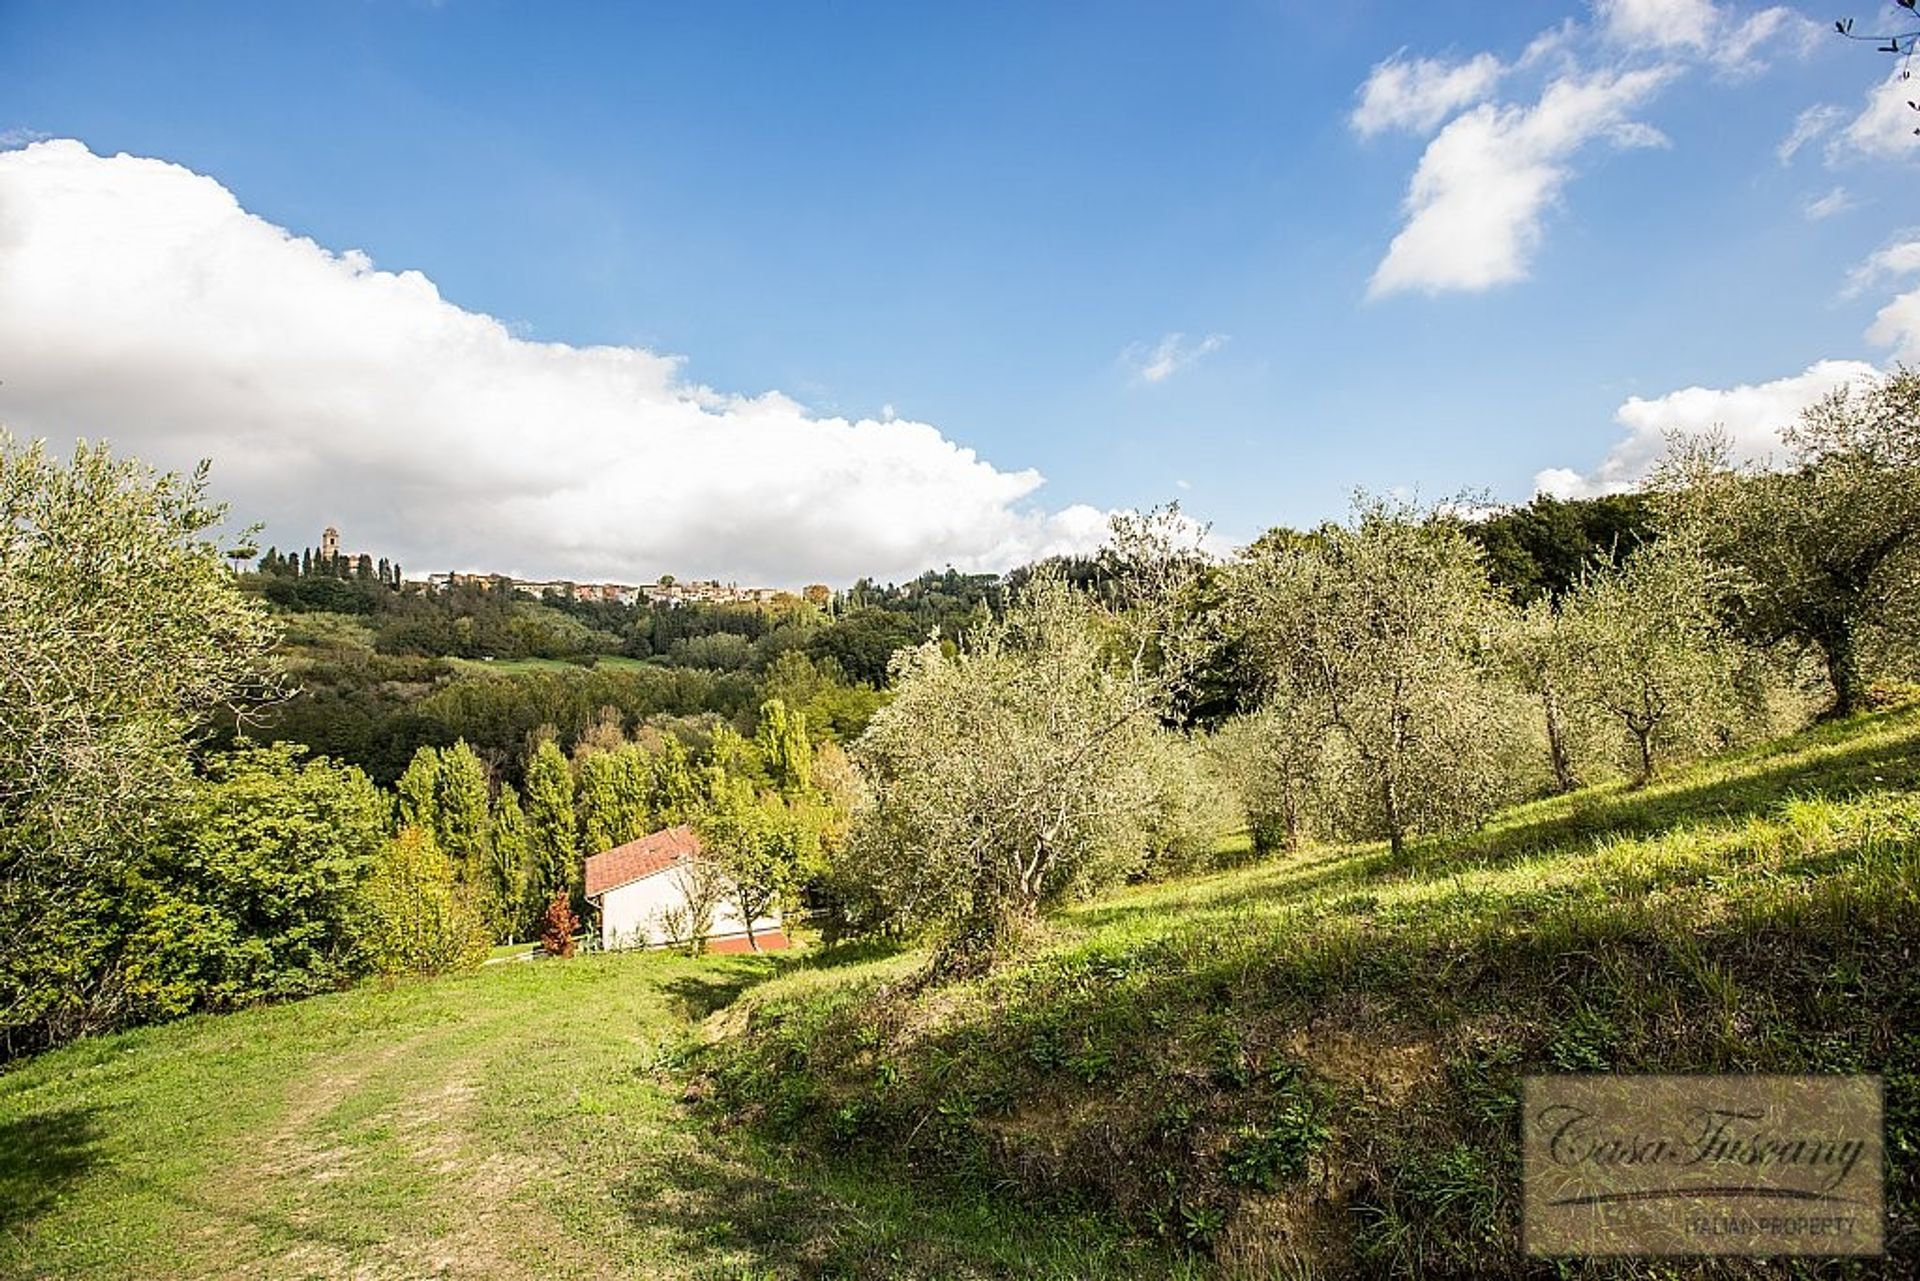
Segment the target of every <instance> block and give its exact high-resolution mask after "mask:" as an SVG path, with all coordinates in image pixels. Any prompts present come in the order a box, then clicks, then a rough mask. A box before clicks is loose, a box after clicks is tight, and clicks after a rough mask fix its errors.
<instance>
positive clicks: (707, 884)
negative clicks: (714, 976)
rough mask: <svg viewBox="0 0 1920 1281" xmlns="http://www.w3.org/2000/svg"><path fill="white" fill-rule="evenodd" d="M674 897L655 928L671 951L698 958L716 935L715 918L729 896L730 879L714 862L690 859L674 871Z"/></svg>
mask: <svg viewBox="0 0 1920 1281" xmlns="http://www.w3.org/2000/svg"><path fill="white" fill-rule="evenodd" d="M672 875H673V888H674V894H673V896H672V897H671V898H670V899H669V900H668V902H667V904H666V905H665V906H663V907H661V908H660V909H659V912H658V914H657V916H656V917H655V924H657V925H658V926H659V927H660V933H661V934H662V936H664V937H665V939H666V941H667V944H668V945H669V946H671V947H679V948H684V949H685V950H686V952H687V955H689V956H698V955H699V954H700V951H701V949H702V948H704V947H705V946H706V942H707V936H708V935H709V934H712V933H713V918H714V914H715V913H716V912H717V911H718V910H719V908H720V904H721V903H722V902H723V901H725V899H726V896H727V879H726V877H725V876H724V875H723V874H722V873H721V871H720V868H719V865H718V864H716V863H714V862H713V861H712V860H711V859H705V858H696V859H690V860H688V861H687V862H685V863H682V864H680V866H678V867H676V868H674V870H673V873H672Z"/></svg>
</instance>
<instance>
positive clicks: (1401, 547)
mask: <svg viewBox="0 0 1920 1281" xmlns="http://www.w3.org/2000/svg"><path fill="white" fill-rule="evenodd" d="M1231 591H1232V594H1233V596H1234V599H1235V602H1236V608H1237V609H1238V610H1239V611H1240V612H1241V623H1240V626H1241V628H1242V630H1243V632H1244V635H1245V636H1246V637H1247V641H1248V645H1249V652H1250V654H1251V656H1252V658H1253V661H1254V662H1255V663H1256V665H1257V668H1258V670H1259V671H1260V672H1261V673H1262V674H1263V676H1264V678H1265V681H1266V683H1267V684H1268V686H1269V688H1270V689H1271V690H1273V691H1274V692H1275V693H1276V694H1277V696H1278V697H1280V698H1281V699H1283V700H1284V701H1285V702H1286V703H1287V705H1288V706H1289V708H1290V709H1292V710H1293V712H1294V714H1296V715H1310V716H1312V717H1314V718H1315V719H1316V721H1317V723H1318V724H1319V725H1320V727H1321V728H1322V730H1323V731H1324V732H1325V733H1327V734H1329V735H1331V736H1333V738H1334V739H1335V742H1334V743H1332V744H1331V745H1330V746H1332V747H1334V748H1337V749H1340V750H1342V751H1343V752H1344V753H1345V757H1346V759H1345V768H1346V770H1347V772H1348V773H1349V774H1350V776H1351V779H1352V787H1351V789H1350V796H1351V801H1352V809H1353V813H1354V814H1355V816H1356V819H1357V821H1358V822H1359V823H1360V824H1361V827H1362V830H1366V831H1370V832H1371V834H1375V835H1379V836H1384V837H1385V838H1386V839H1387V841H1388V843H1389V844H1390V846H1391V848H1392V850H1393V852H1394V853H1396V854H1398V853H1401V852H1402V851H1403V850H1404V848H1405V845H1406V841H1407V838H1408V836H1409V835H1411V834H1412V833H1413V832H1414V831H1415V830H1417V829H1420V828H1430V829H1436V830H1438V829H1445V828H1448V827H1452V826H1457V825H1459V824H1461V823H1465V822H1470V821H1473V820H1475V819H1477V818H1478V817H1480V816H1481V815H1483V814H1484V813H1486V812H1487V811H1488V810H1489V809H1490V808H1491V806H1492V805H1493V804H1494V803H1495V802H1496V801H1497V800H1498V799H1500V793H1499V788H1498V786H1497V783H1498V780H1497V779H1496V778H1495V777H1493V775H1492V773H1491V771H1490V770H1487V769H1483V768H1480V767H1481V766H1483V765H1486V764H1487V762H1488V760H1489V758H1490V756H1491V755H1492V753H1493V752H1494V750H1495V745H1496V742H1497V739H1498V736H1499V726H1498V725H1497V724H1496V723H1495V716H1494V712H1493V700H1492V699H1491V697H1490V691H1489V689H1488V687H1487V682H1486V680H1485V673H1484V670H1483V662H1484V655H1483V652H1482V651H1483V647H1484V644H1485V642H1486V640H1487V638H1488V637H1489V635H1490V634H1491V631H1492V628H1493V626H1494V624H1495V621H1496V619H1497V617H1498V612H1499V598H1498V597H1497V595H1496V594H1495V591H1494V588H1493V586H1492V584H1491V582H1490V581H1489V580H1488V578H1487V573H1486V570H1485V568H1484V566H1483V564H1482V562H1481V557H1480V552H1479V549H1478V548H1476V547H1475V546H1474V545H1473V543H1471V542H1470V541H1469V540H1468V539H1467V538H1466V536H1465V535H1464V534H1463V533H1462V532H1461V531H1460V529H1459V528H1458V526H1457V525H1456V524H1454V523H1453V522H1452V521H1449V520H1445V519H1436V518H1433V517H1432V516H1430V515H1427V514H1425V513H1422V512H1420V511H1418V510H1416V509H1415V508H1413V507H1411V506H1409V505H1406V504H1392V503H1387V502H1384V501H1379V500H1369V499H1362V500H1360V501H1359V502H1358V503H1357V511H1356V517H1355V519H1354V520H1353V522H1352V523H1350V524H1346V525H1327V526H1324V527H1322V528H1321V529H1320V530H1318V531H1316V532H1315V533H1314V534H1313V535H1312V536H1311V537H1306V538H1301V537H1297V536H1295V537H1289V538H1286V539H1276V540H1269V541H1263V542H1261V543H1257V544H1255V546H1254V547H1252V548H1250V549H1249V551H1248V553H1247V555H1246V556H1245V557H1244V558H1243V560H1242V561H1241V562H1240V564H1239V565H1237V566H1236V567H1235V569H1234V573H1233V583H1232V587H1231Z"/></svg>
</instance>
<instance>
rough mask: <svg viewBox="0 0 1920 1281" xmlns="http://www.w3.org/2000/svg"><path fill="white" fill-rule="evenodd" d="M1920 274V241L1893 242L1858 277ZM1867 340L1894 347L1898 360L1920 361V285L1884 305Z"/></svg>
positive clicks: (1869, 261) (1874, 320) (1870, 261)
mask: <svg viewBox="0 0 1920 1281" xmlns="http://www.w3.org/2000/svg"><path fill="white" fill-rule="evenodd" d="M1867 276H1870V277H1871V278H1874V279H1885V278H1887V277H1894V278H1901V277H1908V276H1920V240H1907V241H1901V242H1899V243H1896V244H1893V245H1889V246H1888V247H1887V248H1885V249H1882V250H1881V251H1880V252H1879V253H1877V254H1875V255H1873V257H1871V258H1869V259H1868V260H1867V265H1866V267H1865V268H1863V269H1862V271H1860V272H1856V273H1854V280H1855V281H1856V282H1860V281H1862V280H1863V278H1865V277H1867ZM1867 339H1868V341H1870V342H1875V343H1878V344H1880V345H1881V346H1882V347H1888V348H1891V349H1892V351H1893V357H1894V359H1895V360H1904V361H1912V362H1920V287H1916V288H1913V289H1909V290H1907V291H1906V292H1905V293H1903V294H1899V295H1897V296H1896V297H1895V298H1894V299H1893V301H1891V302H1889V303H1888V304H1887V305H1886V306H1884V307H1882V308H1881V309H1880V311H1879V313H1878V314H1877V315H1875V316H1874V318H1873V325H1872V327H1871V328H1869V329H1868V330H1867Z"/></svg>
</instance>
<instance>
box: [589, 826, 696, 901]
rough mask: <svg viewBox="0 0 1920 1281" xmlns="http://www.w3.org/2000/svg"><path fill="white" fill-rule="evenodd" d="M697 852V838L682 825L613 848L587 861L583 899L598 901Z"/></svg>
mask: <svg viewBox="0 0 1920 1281" xmlns="http://www.w3.org/2000/svg"><path fill="white" fill-rule="evenodd" d="M699 853H700V838H699V837H698V836H695V835H694V834H693V829H692V828H691V827H688V826H687V825H686V824H685V823H682V824H681V825H680V826H678V827H669V828H665V829H663V830H661V831H658V832H655V833H653V834H652V835H650V836H643V837H641V838H640V839H639V840H637V841H628V842H627V843H626V844H625V845H616V846H614V847H613V848H612V849H610V850H608V851H607V852H606V853H604V854H595V855H593V856H592V857H591V858H589V859H588V860H587V897H588V898H598V897H600V896H601V895H602V894H605V893H606V892H607V891H608V890H617V889H619V888H620V887H621V886H622V885H631V884H632V883H633V882H635V881H637V880H639V879H640V878H642V877H645V876H652V875H653V874H654V873H655V872H661V871H665V870H666V869H667V868H669V867H672V866H673V865H674V864H675V863H684V862H686V861H687V860H688V859H690V858H695V857H697V856H698V855H699Z"/></svg>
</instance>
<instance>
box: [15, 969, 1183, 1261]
mask: <svg viewBox="0 0 1920 1281" xmlns="http://www.w3.org/2000/svg"><path fill="white" fill-rule="evenodd" d="M770 965H771V963H770V962H768V961H766V960H763V959H759V958H714V959H709V960H704V961H699V962H695V961H688V960H684V959H679V958H670V957H664V956H657V955H654V956H649V955H624V956H587V957H580V958H576V959H573V960H570V961H564V962H561V961H543V962H539V963H535V964H526V965H495V966H489V967H486V968H485V969H484V970H482V971H481V972H479V973H476V974H472V975H468V976H463V977H458V978H452V979H446V980H440V981H436V982H432V983H416V984H404V985H400V986H397V987H394V988H391V989H382V988H380V987H377V986H370V987H367V988H363V989H360V990H356V991H352V992H347V993H342V994H339V995H335V996H329V997H322V998H316V999H314V1000H309V1001H304V1002H300V1003H297V1004H292V1005H283V1006H277V1007H272V1008H265V1009H258V1010H252V1011H246V1012H242V1013H239V1014H234V1015H227V1016H220V1017H197V1018H192V1019H187V1020H183V1021H181V1022H179V1023H175V1024H170V1025H167V1026H164V1027H158V1028H150V1029H145V1030H141V1031H137V1032H132V1033H128V1034H123V1035H117V1036H110V1037H102V1038H99V1039H96V1040H90V1041H86V1042H83V1043H81V1044H77V1045H74V1046H71V1047H68V1048H67V1049H64V1050H61V1051H58V1052H56V1053H53V1054H48V1055H45V1056H42V1057H40V1058H38V1059H35V1060H32V1061H29V1062H27V1063H24V1064H21V1065H18V1066H16V1067H14V1068H13V1069H11V1070H9V1071H7V1072H6V1073H5V1074H3V1075H0V1275H5V1276H23V1277H43V1276H44V1277H61V1278H67V1277H130V1278H150V1277H162V1276H230V1277H255V1276H272V1277H276V1278H297V1277H335V1276H355V1277H377V1278H387V1277H413V1276H445V1277H508V1276H543V1277H612V1276H647V1277H662V1278H678V1277H686V1278H693V1277H714V1278H720V1277H729V1278H733V1277H737V1278H764V1277H776V1276H777V1277H785V1276H803V1275H804V1276H846V1277H893V1276H921V1277H948V1276H955V1277H965V1276H1026V1275H1036V1276H1058V1277H1079V1276H1115V1277H1125V1276H1133V1275H1151V1274H1155V1273H1158V1274H1162V1275H1164V1274H1166V1273H1167V1272H1168V1271H1169V1270H1170V1269H1175V1270H1177V1269H1178V1268H1179V1267H1180V1266H1181V1265H1180V1264H1179V1263H1178V1262H1177V1261H1169V1260H1167V1259H1166V1258H1164V1257H1161V1256H1157V1255H1155V1254H1154V1253H1153V1252H1152V1251H1150V1250H1143V1249H1142V1248H1141V1247H1140V1246H1138V1245H1137V1244H1135V1245H1129V1244H1128V1243H1127V1242H1126V1241H1125V1240H1124V1239H1122V1238H1121V1237H1120V1236H1119V1235H1118V1234H1117V1233H1115V1232H1113V1231H1112V1230H1111V1229H1108V1228H1106V1227H1104V1226H1103V1225H1102V1224H1100V1223H1098V1222H1085V1221H1077V1220H1076V1221H1072V1222H1062V1221H1059V1220H1057V1219H1056V1218H1053V1217H1050V1216H1047V1215H1027V1214H1023V1213H1021V1212H1019V1211H1017V1210H1009V1209H1007V1208H1005V1207H1003V1206H999V1205H996V1204H993V1203H990V1202H988V1201H987V1200H985V1199H983V1198H958V1199H954V1200H951V1201H943V1202H941V1203H937V1204H933V1205H928V1204H925V1203H922V1202H921V1201H920V1200H919V1199H918V1198H916V1197H915V1196H914V1195H913V1194H912V1193H911V1191H910V1190H908V1189H905V1188H902V1187H900V1186H899V1185H898V1184H897V1183H893V1182H889V1181H887V1180H882V1179H874V1178H869V1177H867V1176H866V1175H865V1174H864V1173H863V1172H862V1171H861V1170H860V1169H858V1168H857V1167H852V1166H847V1165H838V1166H835V1167H832V1168H829V1167H827V1166H825V1165H823V1164H822V1163H820V1162H818V1161H817V1160H813V1159H811V1158H808V1157H806V1156H804V1155H797V1154H791V1153H782V1152H779V1151H776V1150H774V1149H772V1148H770V1147H768V1146H767V1145H765V1144H764V1143H762V1142H759V1141H757V1140H756V1139H754V1138H753V1137H752V1136H748V1135H743V1134H733V1135H724V1134H719V1133H716V1132H715V1131H714V1130H713V1129H712V1128H710V1127H708V1126H706V1125H704V1124H701V1123H699V1122H698V1121H696V1120H694V1119H693V1118H691V1117H690V1115H689V1113H688V1109H687V1106H686V1105H685V1103H684V1102H683V1100H682V1093H683V1091H684V1089H685V1082H684V1079H683V1077H682V1076H681V1075H679V1074H678V1073H677V1072H676V1070H675V1069H676V1067H677V1065H678V1064H679V1063H680V1061H681V1058H682V1056H683V1055H684V1053H685V1050H686V1046H687V1044H688V1042H687V1038H688V1035H689V1033H690V1029H691V1028H692V1027H693V1024H694V1020H696V1019H698V1018H701V1017H704V1016H705V1015H706V1014H707V1013H709V1012H710V1011H712V1010H713V1009H715V1008H716V1007H719V1006H721V1005H724V1004H726V1003H727V1002H729V1001H731V1000H732V999H733V998H734V996H735V995H737V993H738V992H739V991H740V990H741V989H742V988H743V987H744V986H745V985H747V984H751V983H754V982H757V981H760V980H761V979H763V978H764V977H765V976H766V975H767V974H768V973H769V971H770Z"/></svg>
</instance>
